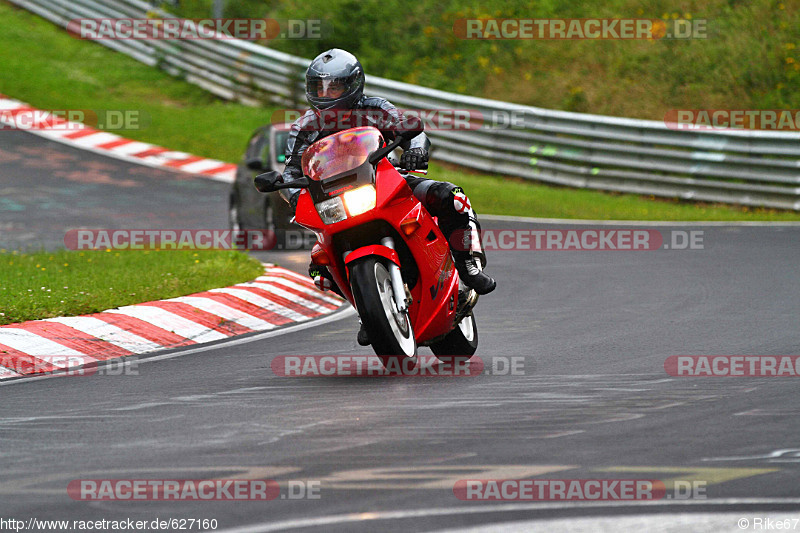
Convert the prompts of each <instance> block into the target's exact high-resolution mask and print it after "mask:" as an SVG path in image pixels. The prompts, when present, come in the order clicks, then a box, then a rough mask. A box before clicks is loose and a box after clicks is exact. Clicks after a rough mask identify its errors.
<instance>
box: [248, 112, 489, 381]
mask: <svg viewBox="0 0 800 533" xmlns="http://www.w3.org/2000/svg"><path fill="white" fill-rule="evenodd" d="M402 140H403V137H402V136H401V135H398V136H397V139H396V140H395V141H394V142H392V143H391V144H388V145H387V144H386V143H385V142H384V139H383V137H382V135H381V133H380V132H379V131H378V130H377V129H376V128H373V127H360V128H351V129H348V130H344V131H341V132H339V133H336V134H333V135H330V136H328V137H324V138H322V139H320V140H318V141H317V142H315V143H314V144H312V145H311V146H309V147H308V149H306V151H305V153H304V154H303V158H302V168H303V174H304V177H303V178H301V179H299V180H295V181H292V182H290V183H283V181H282V178H281V176H280V174H279V173H277V172H268V173H266V174H262V175H260V176H257V177H256V178H255V186H256V188H257V189H258V190H259V191H261V192H265V193H266V192H273V191H275V190H278V189H287V188H301V189H303V191H302V193H301V194H300V197H299V200H298V202H297V211H296V213H295V221H296V222H297V223H298V224H300V225H301V226H303V227H306V228H308V229H310V230H311V231H313V232H314V233H316V235H317V243H316V244H315V245H314V247H313V249H312V251H311V257H312V261H313V263H315V264H318V265H325V266H327V267H328V269H329V270H330V273H331V274H332V276H333V279H334V280H335V281H336V283H337V284H338V286H339V288H340V289H341V291H342V292H343V294H344V296H345V297H346V298H347V299H348V300H349V301H350V303H351V304H353V306H354V307H355V308H356V310H357V311H358V314H359V316H360V317H361V322H362V324H363V325H364V327H365V329H366V331H367V333H368V334H369V339H370V341H371V343H372V347H373V349H374V350H375V353H376V354H377V355H378V356H379V357H380V358H381V361H382V362H383V364H384V365H385V366H387V367H388V366H389V365H390V364H393V363H394V364H396V363H397V361H392V359H397V358H400V359H404V360H403V361H401V364H403V365H404V368H408V367H412V368H413V365H416V359H417V357H416V356H417V347H418V346H429V347H430V348H431V350H432V351H433V353H434V354H436V356H437V357H438V358H439V359H442V360H444V361H452V359H453V358H454V357H459V358H460V357H465V358H469V357H471V356H472V355H473V354H474V353H475V350H476V349H477V347H478V329H477V326H476V323H475V317H474V315H473V312H472V309H473V307H474V306H475V304H476V303H477V300H478V295H477V294H476V293H475V291H473V290H472V289H469V288H467V287H462V288H461V289H460V288H459V278H458V273H457V272H456V269H455V265H454V263H453V258H452V256H451V254H450V247H449V245H448V243H447V239H445V237H444V235H443V234H442V232H441V231H440V230H439V227H438V226H437V224H436V220H435V219H434V218H433V217H432V216H431V215H430V214H429V213H428V212H427V211H426V209H425V208H424V207H423V206H422V204H421V203H420V202H419V200H417V199H416V198H415V197H414V195H413V194H412V192H411V189H410V188H409V187H408V185H407V184H406V181H405V180H404V179H403V176H402V175H401V174H400V170H402V169H400V170H398V169H397V168H395V166H394V165H393V164H392V162H390V160H389V159H388V158H387V156H388V155H389V154H390V153H391V152H392V151H393V150H394V149H395V148H396V147H397V146H399V144H400V143H401V142H402Z"/></svg>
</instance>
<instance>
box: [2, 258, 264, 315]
mask: <svg viewBox="0 0 800 533" xmlns="http://www.w3.org/2000/svg"><path fill="white" fill-rule="evenodd" d="M263 272H264V268H263V266H262V265H261V263H260V262H259V261H257V260H256V259H253V258H252V257H249V256H247V255H246V254H243V253H241V252H237V251H228V250H225V251H218V250H203V251H192V250H178V251H176V250H164V251H155V250H153V251H131V250H127V251H111V250H107V251H94V250H93V251H68V250H62V251H58V252H52V253H49V252H40V253H32V254H21V253H18V252H15V251H13V252H7V251H3V252H2V253H0V325H5V324H12V323H15V322H23V321H26V320H37V319H42V318H52V317H57V316H74V315H82V314H88V313H97V312H100V311H104V310H106V309H113V308H115V307H120V306H123V305H131V304H135V303H141V302H147V301H151V300H161V299H166V298H174V297H177V296H182V295H186V294H191V293H195V292H199V291H204V290H208V289H215V288H218V287H226V286H229V285H234V284H236V283H242V282H244V281H249V280H252V279H254V278H256V277H258V276H259V275H261V274H262V273H263Z"/></svg>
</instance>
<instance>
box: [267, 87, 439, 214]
mask: <svg viewBox="0 0 800 533" xmlns="http://www.w3.org/2000/svg"><path fill="white" fill-rule="evenodd" d="M353 110H354V111H355V112H356V113H354V116H355V118H354V119H353V123H352V124H349V125H348V124H345V126H346V127H355V126H375V127H376V128H378V129H379V130H381V134H382V135H383V138H384V139H385V140H386V142H392V141H393V140H394V139H395V133H396V131H397V130H398V128H399V127H400V124H401V123H402V117H401V115H400V112H399V111H398V110H397V108H396V107H395V106H394V105H392V104H391V102H389V101H388V100H386V99H385V98H380V97H377V96H362V97H361V99H360V100H359V101H358V102H357V103H356V105H355V106H353ZM359 112H360V113H359ZM323 113H325V112H323ZM324 117H325V115H323V118H322V119H320V117H319V116H318V115H317V114H316V113H315V112H314V111H313V110H311V109H309V110H308V111H306V113H305V114H304V115H303V116H302V117H300V118H299V119H297V120H296V121H295V122H294V124H292V129H291V131H290V132H289V140H288V142H287V145H286V169H285V170H284V171H283V181H284V182H286V183H290V182H292V181H294V180H296V179H298V178H301V177H303V170H302V167H301V166H300V160H301V159H302V157H303V152H305V151H306V148H308V147H309V146H311V144H312V143H314V142H315V141H318V140H320V139H322V138H323V137H327V136H328V135H332V134H334V133H337V132H338V131H341V130H342V129H346V128H335V127H334V128H331V129H325V128H326V126H328V125H331V126H337V125H338V124H337V120H335V119H326V118H324ZM415 125H418V126H419V127H418V128H416V127H415V129H418V130H420V131H422V129H423V125H422V122H421V121H418V122H417V123H415ZM400 147H401V148H402V149H403V150H409V149H411V148H424V149H425V150H426V151H427V150H428V148H429V147H430V141H429V140H428V136H427V135H425V133H420V134H419V135H417V136H416V137H414V138H413V139H411V140H410V141H406V142H404V143H402V144H401V145H400ZM299 194H300V189H282V190H281V196H283V199H284V200H286V201H287V202H289V204H290V205H292V208H294V206H295V205H296V198H297V196H298V195H299Z"/></svg>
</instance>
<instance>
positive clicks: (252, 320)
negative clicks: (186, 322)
mask: <svg viewBox="0 0 800 533" xmlns="http://www.w3.org/2000/svg"><path fill="white" fill-rule="evenodd" d="M167 301H168V302H181V303H185V304H189V305H191V306H192V307H196V308H198V309H201V310H203V311H205V312H207V313H211V314H212V315H217V316H219V317H222V318H224V319H225V320H232V321H234V322H236V323H237V324H239V325H241V326H244V327H246V328H250V329H252V330H254V331H260V330H264V329H272V328H274V327H275V324H272V323H270V322H267V321H265V320H261V319H260V318H257V317H254V316H253V315H248V314H247V313H245V312H243V311H239V310H238V309H234V308H233V307H230V306H228V305H225V304H223V303H220V302H218V301H216V300H212V299H211V298H203V297H202V296H180V297H178V298H172V299H171V300H167Z"/></svg>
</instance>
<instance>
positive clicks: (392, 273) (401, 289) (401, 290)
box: [381, 237, 408, 313]
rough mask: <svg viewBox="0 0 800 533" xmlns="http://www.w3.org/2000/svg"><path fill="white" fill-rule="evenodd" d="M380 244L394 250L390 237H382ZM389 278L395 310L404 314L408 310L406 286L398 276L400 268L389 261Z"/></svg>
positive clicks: (401, 277)
mask: <svg viewBox="0 0 800 533" xmlns="http://www.w3.org/2000/svg"><path fill="white" fill-rule="evenodd" d="M381 244H382V245H384V246H385V247H387V248H391V249H392V250H394V240H393V239H392V238H391V237H384V238H383V239H381ZM389 277H390V278H391V280H392V292H394V300H395V303H396V304H397V310H398V311H399V312H400V313H405V312H406V311H407V310H408V298H407V293H406V286H405V283H403V276H402V275H400V267H399V266H397V265H395V264H394V263H393V262H392V261H389Z"/></svg>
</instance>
